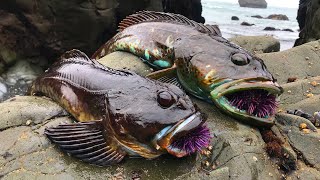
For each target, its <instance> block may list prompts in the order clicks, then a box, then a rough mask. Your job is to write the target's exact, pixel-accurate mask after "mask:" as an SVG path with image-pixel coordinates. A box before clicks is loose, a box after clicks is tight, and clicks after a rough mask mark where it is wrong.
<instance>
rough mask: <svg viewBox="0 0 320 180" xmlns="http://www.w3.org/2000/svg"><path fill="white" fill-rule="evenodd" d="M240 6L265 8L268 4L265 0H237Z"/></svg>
mask: <svg viewBox="0 0 320 180" xmlns="http://www.w3.org/2000/svg"><path fill="white" fill-rule="evenodd" d="M238 2H239V5H240V7H249V8H267V6H268V4H267V2H266V1H265V0H238Z"/></svg>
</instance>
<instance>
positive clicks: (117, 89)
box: [29, 50, 210, 166]
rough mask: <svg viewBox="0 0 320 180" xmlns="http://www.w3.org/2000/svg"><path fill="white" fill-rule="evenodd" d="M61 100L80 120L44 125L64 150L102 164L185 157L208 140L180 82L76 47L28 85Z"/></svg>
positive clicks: (200, 117)
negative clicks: (109, 62)
mask: <svg viewBox="0 0 320 180" xmlns="http://www.w3.org/2000/svg"><path fill="white" fill-rule="evenodd" d="M29 93H30V94H31V95H38V96H40V95H44V96H47V97H49V98H51V99H52V100H54V101H56V102H57V103H59V104H60V105H61V106H62V107H63V108H65V109H66V110H67V111H68V112H69V113H70V114H71V115H72V116H73V117H74V118H75V119H76V120H77V121H79V123H73V124H61V125H59V126H57V127H48V128H46V130H45V134H46V135H47V136H48V138H49V139H50V140H51V141H52V142H54V143H56V144H57V145H58V147H59V148H60V149H61V150H63V151H64V152H66V153H69V154H70V155H72V156H74V157H76V158H79V159H81V160H82V161H85V162H88V163H91V164H96V165H100V166H105V165H111V164H115V163H118V162H120V161H121V160H122V159H123V158H124V157H125V156H140V157H144V158H147V159H153V158H156V157H158V156H160V155H162V154H165V153H170V154H172V155H174V156H176V157H183V156H186V155H189V154H191V153H194V152H197V151H200V150H201V149H202V148H204V147H206V146H208V144H209V141H210V132H209V129H208V128H207V127H206V126H205V125H204V122H205V120H206V119H205V116H203V115H202V114H201V113H200V111H199V110H198V109H197V108H196V107H195V105H194V104H193V103H192V101H191V99H190V98H189V97H188V96H187V95H186V94H185V93H184V92H183V91H182V90H181V89H180V88H178V87H176V86H174V85H171V84H165V83H161V82H158V81H154V80H150V79H147V78H144V77H141V76H139V75H137V74H135V73H133V72H130V71H124V70H115V69H111V68H107V67H104V66H103V65H101V64H100V63H98V62H97V61H95V60H91V59H89V58H88V57H87V56H86V55H85V54H84V53H82V52H81V51H79V50H72V51H69V52H66V53H65V54H64V55H62V56H61V57H60V59H59V60H58V61H57V62H55V63H54V64H53V65H52V67H50V68H49V69H48V70H47V71H46V72H45V73H44V74H43V75H41V76H39V77H38V78H37V79H36V80H35V81H34V82H33V84H32V86H31V88H30V92H29Z"/></svg>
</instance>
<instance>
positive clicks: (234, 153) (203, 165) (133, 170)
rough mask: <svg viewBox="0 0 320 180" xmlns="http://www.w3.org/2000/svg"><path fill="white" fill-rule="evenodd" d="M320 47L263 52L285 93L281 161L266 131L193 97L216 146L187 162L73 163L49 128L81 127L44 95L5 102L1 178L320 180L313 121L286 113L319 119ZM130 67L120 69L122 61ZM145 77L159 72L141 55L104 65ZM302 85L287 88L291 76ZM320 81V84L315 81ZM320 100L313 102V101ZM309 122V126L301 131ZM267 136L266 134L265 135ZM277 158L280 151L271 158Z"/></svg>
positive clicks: (279, 119) (279, 129) (0, 110)
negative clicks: (71, 124)
mask: <svg viewBox="0 0 320 180" xmlns="http://www.w3.org/2000/svg"><path fill="white" fill-rule="evenodd" d="M318 47H320V41H315V42H312V43H308V44H306V45H302V46H300V47H297V48H293V49H290V50H287V51H283V52H275V53H268V54H259V56H260V57H261V58H262V59H264V60H265V63H266V64H267V66H268V68H269V70H270V71H272V73H273V74H274V75H275V77H276V78H277V79H278V80H279V83H281V84H282V86H283V87H284V90H285V91H284V94H283V95H282V96H281V98H280V102H281V104H280V107H279V113H278V114H277V116H276V125H275V126H274V127H273V128H272V133H273V134H275V135H277V137H278V138H280V139H281V141H283V144H282V146H283V151H281V154H280V156H279V157H270V156H269V155H268V154H267V153H266V150H268V151H270V149H268V148H267V149H266V143H265V142H264V140H263V138H262V136H261V133H260V131H259V129H257V128H255V127H251V126H248V125H245V124H242V123H240V122H238V121H236V120H235V119H233V118H231V117H229V116H226V115H224V114H222V113H221V112H220V111H219V110H217V109H216V108H215V107H214V106H212V105H211V104H208V103H206V102H203V101H201V100H198V99H196V98H193V100H194V102H195V103H196V104H197V105H198V106H199V107H200V108H201V109H202V111H203V112H205V113H206V114H207V115H208V121H207V124H208V127H209V128H210V129H211V131H212V133H213V134H212V135H213V139H212V142H211V145H210V146H209V147H208V148H207V149H206V151H204V152H203V153H201V154H196V155H192V156H189V157H186V158H180V159H179V158H175V157H172V156H170V155H166V156H162V157H160V158H157V159H154V160H145V159H142V158H133V159H126V161H125V162H123V163H121V164H118V165H115V166H110V167H97V166H92V165H89V164H86V163H82V162H81V161H79V160H77V159H74V158H72V157H69V156H68V155H66V154H64V153H62V152H61V151H60V150H59V149H57V148H56V147H55V146H54V145H53V144H52V143H50V142H49V141H48V139H47V138H46V136H45V135H44V134H43V132H44V128H45V127H48V126H55V125H57V124H59V123H66V122H71V121H73V120H72V118H70V116H68V114H67V113H66V112H65V111H64V110H63V109H62V108H61V107H60V106H58V105H57V104H56V103H54V102H52V101H51V100H50V99H47V98H43V97H30V96H17V97H14V98H12V99H9V100H7V101H5V102H3V103H1V104H0V114H1V119H0V142H1V146H0V177H2V179H219V180H221V179H222V180H224V179H281V178H288V179H289V178H290V179H319V178H320V166H319V164H320V151H319V148H320V134H319V129H317V128H316V127H314V126H313V125H312V124H311V123H310V122H309V121H308V120H306V119H304V118H301V117H297V116H293V115H288V114H286V113H284V112H285V110H286V109H294V108H301V109H304V110H305V111H307V112H309V113H312V112H314V111H318V110H319V106H318V104H319V103H320V97H319V96H320V95H318V94H319V92H320V85H319V83H320V74H319V71H318V70H319V68H320V67H318V66H319V63H317V62H318V60H319V58H320V50H319V48H318ZM119 61H120V62H123V64H118V62H119ZM100 62H101V63H103V64H104V65H107V66H111V67H114V68H125V69H131V70H133V71H136V72H137V73H139V74H141V75H145V74H148V73H150V72H152V69H150V68H149V67H148V66H145V64H143V63H142V62H141V61H140V60H139V59H138V58H137V57H135V56H133V55H131V54H128V53H124V52H116V53H113V54H110V55H108V56H106V57H104V58H103V59H101V60H100ZM291 77H295V78H296V81H295V82H292V83H287V81H288V78H291ZM314 82H315V83H314ZM308 94H313V96H311V95H308ZM301 123H305V124H306V127H304V129H307V130H301V129H300V128H299V126H300V124H301ZM261 132H264V131H263V130H262V131H261ZM271 154H272V153H271Z"/></svg>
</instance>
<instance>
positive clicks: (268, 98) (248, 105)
mask: <svg viewBox="0 0 320 180" xmlns="http://www.w3.org/2000/svg"><path fill="white" fill-rule="evenodd" d="M226 97H227V98H228V100H229V102H230V104H231V105H232V106H235V107H236V108H238V109H240V110H245V111H246V112H247V113H248V114H249V115H254V116H257V117H260V118H265V117H269V116H272V115H273V114H275V111H276V108H277V106H278V104H277V101H276V96H275V95H273V94H269V93H268V91H266V90H262V89H253V90H247V91H240V92H236V93H233V94H229V95H227V96H226Z"/></svg>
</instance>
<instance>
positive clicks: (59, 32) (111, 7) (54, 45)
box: [0, 0, 204, 71]
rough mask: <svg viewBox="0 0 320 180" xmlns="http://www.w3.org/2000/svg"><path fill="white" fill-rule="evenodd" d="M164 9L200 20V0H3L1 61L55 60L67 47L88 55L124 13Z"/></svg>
mask: <svg viewBox="0 0 320 180" xmlns="http://www.w3.org/2000/svg"><path fill="white" fill-rule="evenodd" d="M163 7H164V8H163ZM163 9H165V11H166V12H175V13H180V14H183V15H185V16H186V17H188V18H190V19H193V20H195V21H197V22H203V23H204V18H203V17H202V16H201V12H202V6H201V1H200V0H186V1H177V0H176V1H174V0H170V1H166V0H136V1H131V0H95V1H88V2H87V1H76V0H70V1H63V2H62V1H49V0H39V1H33V0H25V1H10V0H5V1H3V2H2V3H1V7H0V19H1V22H0V47H1V48H0V62H1V63H3V62H2V60H1V59H4V61H5V62H6V61H14V59H15V57H16V56H17V57H18V56H19V57H22V58H24V57H34V56H39V55H40V54H41V55H44V56H45V57H46V58H50V59H51V60H55V59H56V57H57V56H60V55H61V54H62V53H64V52H65V51H67V50H70V49H80V50H82V51H84V52H86V53H87V54H88V55H91V54H92V53H93V52H94V51H95V50H97V49H98V48H99V47H100V46H101V45H102V44H103V43H105V41H106V40H108V39H110V38H111V37H112V36H113V35H114V34H115V33H116V30H117V26H118V23H119V22H120V21H121V20H122V19H123V18H125V17H126V16H128V15H130V14H132V13H135V12H137V11H140V10H153V11H163ZM84 27H86V28H84ZM84 37H85V38H84ZM3 52H6V53H5V54H4V53H3ZM7 55H9V57H4V56H7ZM1 66H3V65H2V64H0V71H1V69H2V68H1Z"/></svg>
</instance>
